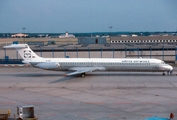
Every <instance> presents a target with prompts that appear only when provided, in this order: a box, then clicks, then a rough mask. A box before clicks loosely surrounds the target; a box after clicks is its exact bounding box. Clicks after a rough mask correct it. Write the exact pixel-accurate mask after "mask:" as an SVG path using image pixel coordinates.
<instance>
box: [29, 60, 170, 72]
mask: <svg viewBox="0 0 177 120" xmlns="http://www.w3.org/2000/svg"><path fill="white" fill-rule="evenodd" d="M25 62H26V63H27V61H25ZM29 63H30V64H31V65H32V66H34V67H38V68H40V66H38V64H39V63H45V65H46V68H45V69H48V70H59V71H60V70H61V71H68V70H69V69H70V68H73V67H80V68H81V67H83V68H89V67H98V68H100V69H99V70H100V71H147V72H148V71H149V72H158V71H162V72H164V71H172V69H173V67H172V66H170V65H168V64H165V63H164V62H163V61H162V60H158V59H144V58H143V59H142V58H41V59H35V61H33V60H32V61H29ZM50 63H58V65H57V67H55V68H48V67H47V64H50ZM42 69H43V68H42Z"/></svg>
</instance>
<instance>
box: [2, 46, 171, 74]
mask: <svg viewBox="0 0 177 120" xmlns="http://www.w3.org/2000/svg"><path fill="white" fill-rule="evenodd" d="M3 48H5V49H6V48H15V49H16V50H17V51H18V53H19V54H20V56H21V57H22V58H23V61H22V62H23V63H25V64H30V65H32V66H33V67H36V68H40V69H44V70H53V71H72V72H70V73H67V74H64V75H63V76H71V75H81V77H85V75H86V73H89V72H95V71H127V72H163V74H162V75H165V73H164V72H167V73H168V74H169V75H171V74H172V71H173V67H172V66H171V65H169V64H166V63H165V62H164V61H162V60H160V59H154V58H43V57H39V56H38V55H36V54H35V53H34V52H33V51H32V50H31V49H30V47H29V46H28V44H11V45H9V46H4V47H3Z"/></svg>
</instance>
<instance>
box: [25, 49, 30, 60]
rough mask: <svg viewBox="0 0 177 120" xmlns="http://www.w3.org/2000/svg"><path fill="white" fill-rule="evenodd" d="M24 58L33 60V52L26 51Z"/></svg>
mask: <svg viewBox="0 0 177 120" xmlns="http://www.w3.org/2000/svg"><path fill="white" fill-rule="evenodd" d="M24 58H31V50H24Z"/></svg>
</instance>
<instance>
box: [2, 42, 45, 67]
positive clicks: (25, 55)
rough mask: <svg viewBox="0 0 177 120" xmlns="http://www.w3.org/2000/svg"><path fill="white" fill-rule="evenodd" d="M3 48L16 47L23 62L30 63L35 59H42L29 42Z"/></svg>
mask: <svg viewBox="0 0 177 120" xmlns="http://www.w3.org/2000/svg"><path fill="white" fill-rule="evenodd" d="M3 48H15V49H16V50H17V51H18V53H19V54H20V56H21V57H22V59H23V60H24V61H23V63H28V64H29V63H30V62H32V61H35V59H42V58H41V57H39V56H38V55H36V54H35V53H34V52H33V51H32V50H31V49H30V47H29V46H28V45H27V44H11V45H9V46H4V47H3Z"/></svg>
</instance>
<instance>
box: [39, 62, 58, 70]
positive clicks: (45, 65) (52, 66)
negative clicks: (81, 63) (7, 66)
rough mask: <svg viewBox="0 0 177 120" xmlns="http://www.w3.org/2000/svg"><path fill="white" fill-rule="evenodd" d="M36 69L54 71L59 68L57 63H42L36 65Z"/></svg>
mask: <svg viewBox="0 0 177 120" xmlns="http://www.w3.org/2000/svg"><path fill="white" fill-rule="evenodd" d="M36 67H39V68H41V69H55V68H58V67H60V64H59V63H58V62H43V63H38V64H37V65H36Z"/></svg>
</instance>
